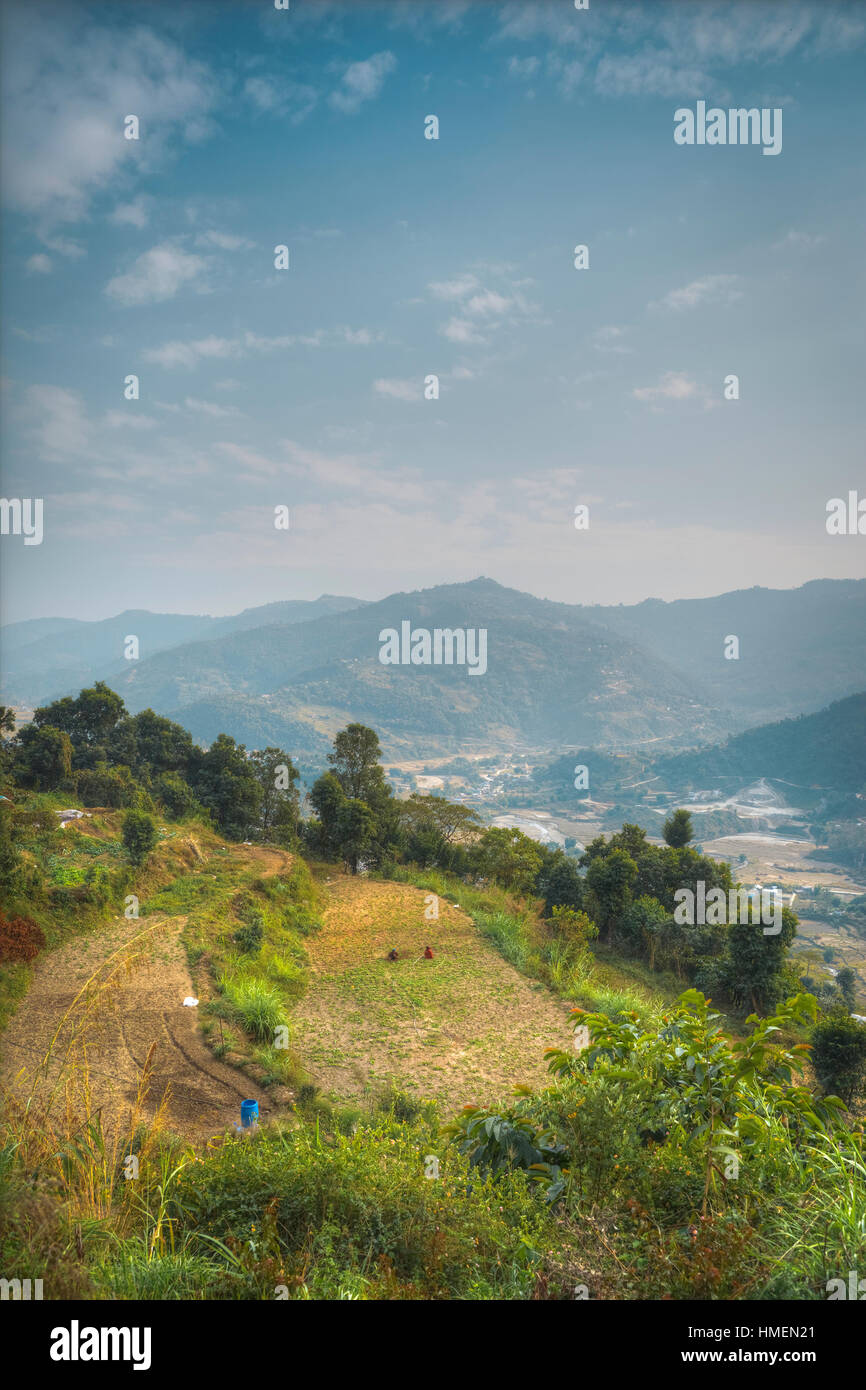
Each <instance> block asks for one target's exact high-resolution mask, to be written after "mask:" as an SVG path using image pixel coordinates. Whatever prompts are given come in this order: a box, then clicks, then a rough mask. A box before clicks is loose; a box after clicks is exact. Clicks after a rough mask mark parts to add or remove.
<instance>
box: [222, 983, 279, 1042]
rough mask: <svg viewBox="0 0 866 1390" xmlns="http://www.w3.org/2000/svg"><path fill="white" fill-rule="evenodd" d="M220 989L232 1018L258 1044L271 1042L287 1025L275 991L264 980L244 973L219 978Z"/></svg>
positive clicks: (277, 993)
mask: <svg viewBox="0 0 866 1390" xmlns="http://www.w3.org/2000/svg"><path fill="white" fill-rule="evenodd" d="M219 989H220V993H221V994H222V996H223V998H224V999H226V1000H227V1002H228V1004H229V1008H230V1009H231V1012H232V1015H233V1017H234V1018H236V1019H237V1021H238V1022H239V1023H240V1024H241V1026H242V1027H243V1029H244V1031H245V1032H247V1033H249V1035H250V1036H251V1037H253V1038H255V1039H256V1040H257V1041H258V1042H272V1041H273V1037H274V1033H275V1031H276V1029H277V1028H279V1027H281V1026H283V1027H286V1026H288V1019H287V1016H286V1011H285V1006H284V1004H283V1000H282V998H281V996H280V994H279V992H278V990H276V989H274V987H273V986H272V985H268V984H266V983H265V981H264V980H258V979H254V978H253V977H251V976H249V975H245V974H238V975H234V976H230V975H222V976H221V977H220V981H219Z"/></svg>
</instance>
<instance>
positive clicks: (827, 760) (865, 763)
mask: <svg viewBox="0 0 866 1390" xmlns="http://www.w3.org/2000/svg"><path fill="white" fill-rule="evenodd" d="M652 766H653V769H654V770H655V771H656V772H657V773H658V774H659V775H660V776H661V777H662V778H663V780H664V781H665V782H667V783H668V784H669V785H671V786H673V787H678V786H682V785H684V784H685V783H687V782H688V783H691V784H693V785H696V786H697V785H704V786H705V785H707V783H709V782H712V781H713V780H714V779H726V778H742V779H756V778H759V777H764V778H775V779H777V780H782V781H787V782H791V783H793V784H795V785H802V786H806V787H814V788H827V789H833V790H847V791H859V790H861V789H862V788H863V787H866V692H863V691H861V692H860V693H858V694H857V695H851V696H849V697H848V698H847V699H845V700H837V701H835V702H834V703H833V704H832V705H828V706H827V707H826V709H822V710H819V711H818V713H817V714H802V715H800V716H799V717H798V718H796V719H783V720H779V721H778V722H776V723H773V724H761V725H759V727H758V728H756V729H747V730H746V731H745V732H744V733H741V734H736V735H734V736H733V737H731V738H729V739H727V740H726V742H725V743H723V744H719V745H717V746H715V747H711V748H702V749H696V750H694V751H689V752H684V753H677V754H673V755H671V756H670V757H661V758H654V759H653V763H652Z"/></svg>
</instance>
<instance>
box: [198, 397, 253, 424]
mask: <svg viewBox="0 0 866 1390" xmlns="http://www.w3.org/2000/svg"><path fill="white" fill-rule="evenodd" d="M184 405H185V406H186V408H187V410H193V411H195V412H196V413H197V414H199V415H211V416H213V417H214V419H218V420H222V419H226V418H227V417H229V416H239V415H240V414H241V411H240V410H238V408H237V406H234V405H214V403H213V402H212V401H200V400H197V399H196V397H195V396H187V397H186V399H185V400H184Z"/></svg>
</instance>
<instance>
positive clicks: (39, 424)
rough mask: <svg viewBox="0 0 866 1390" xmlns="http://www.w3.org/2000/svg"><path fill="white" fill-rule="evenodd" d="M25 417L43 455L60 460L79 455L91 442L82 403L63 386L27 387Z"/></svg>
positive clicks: (73, 393) (76, 395) (76, 394)
mask: <svg viewBox="0 0 866 1390" xmlns="http://www.w3.org/2000/svg"><path fill="white" fill-rule="evenodd" d="M24 414H25V418H27V419H29V420H30V421H31V422H32V423H31V425H30V431H31V434H32V435H33V438H34V439H35V441H36V443H37V446H38V447H39V449H40V450H41V452H42V454H43V456H44V457H45V458H47V459H51V460H62V461H65V460H66V459H68V458H70V457H73V456H74V455H76V454H80V453H82V452H83V451H84V450H85V449H86V448H87V446H88V444H89V442H90V424H89V422H88V419H87V415H86V412H85V409H84V402H83V401H82V399H81V397H80V396H79V395H78V393H77V392H75V391H67V390H65V389H64V388H63V387H62V386H29V387H28V388H27V391H26V392H25V394H24Z"/></svg>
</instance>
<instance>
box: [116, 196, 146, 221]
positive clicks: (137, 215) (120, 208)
mask: <svg viewBox="0 0 866 1390" xmlns="http://www.w3.org/2000/svg"><path fill="white" fill-rule="evenodd" d="M150 204H151V199H150V198H146V197H144V195H143V194H139V196H138V197H137V198H133V199H132V201H131V202H129V203H118V205H117V207H116V208H115V209H114V211H113V212H112V213H111V215H110V217H109V219H108V220H109V222H113V223H114V224H115V225H116V226H118V227H139V228H141V227H146V226H147V224H148V221H149V219H150Z"/></svg>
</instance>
